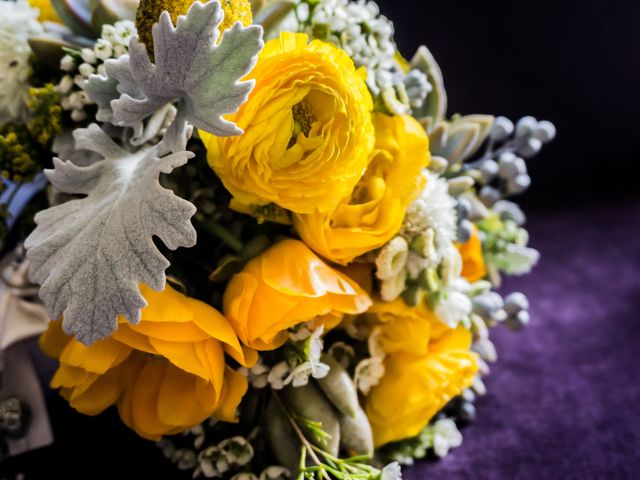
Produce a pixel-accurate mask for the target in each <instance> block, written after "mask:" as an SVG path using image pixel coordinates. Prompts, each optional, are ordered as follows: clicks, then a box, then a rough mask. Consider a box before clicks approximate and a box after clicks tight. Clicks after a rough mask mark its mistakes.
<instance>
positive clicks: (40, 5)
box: [29, 0, 62, 23]
mask: <svg viewBox="0 0 640 480" xmlns="http://www.w3.org/2000/svg"><path fill="white" fill-rule="evenodd" d="M29 5H31V6H32V7H35V8H37V9H39V10H40V16H39V17H38V20H40V21H41V22H56V23H62V22H60V17H58V14H57V13H56V11H55V9H54V8H53V5H52V4H51V0H29Z"/></svg>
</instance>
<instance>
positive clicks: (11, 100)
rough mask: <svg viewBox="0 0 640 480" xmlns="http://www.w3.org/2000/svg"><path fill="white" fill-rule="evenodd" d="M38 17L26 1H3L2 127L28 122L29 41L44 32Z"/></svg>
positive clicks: (0, 42) (0, 57)
mask: <svg viewBox="0 0 640 480" xmlns="http://www.w3.org/2000/svg"><path fill="white" fill-rule="evenodd" d="M38 15H39V11H38V9H37V8H31V7H30V6H29V3H28V2H27V1H26V0H18V1H15V2H14V1H5V0H2V1H0V124H4V123H8V122H14V121H19V122H24V121H26V116H27V113H28V109H27V103H28V100H29V88H30V85H29V77H30V76H31V73H32V69H31V65H30V63H29V58H30V56H31V54H32V51H31V47H30V46H29V42H28V39H29V37H31V36H34V35H39V34H41V33H43V31H44V29H43V27H42V25H41V24H40V23H39V22H38Z"/></svg>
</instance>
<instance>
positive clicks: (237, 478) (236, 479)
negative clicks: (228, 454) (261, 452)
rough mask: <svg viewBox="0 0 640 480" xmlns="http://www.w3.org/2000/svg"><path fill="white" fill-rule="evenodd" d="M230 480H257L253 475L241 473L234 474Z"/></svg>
mask: <svg viewBox="0 0 640 480" xmlns="http://www.w3.org/2000/svg"><path fill="white" fill-rule="evenodd" d="M231 480H258V476H257V475H256V474H255V473H247V472H241V473H236V474H235V475H234V476H233V477H231Z"/></svg>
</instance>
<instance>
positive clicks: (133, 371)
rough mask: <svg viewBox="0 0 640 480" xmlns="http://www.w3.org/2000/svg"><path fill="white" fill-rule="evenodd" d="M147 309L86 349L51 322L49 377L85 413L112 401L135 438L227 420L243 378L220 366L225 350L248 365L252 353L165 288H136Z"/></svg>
mask: <svg viewBox="0 0 640 480" xmlns="http://www.w3.org/2000/svg"><path fill="white" fill-rule="evenodd" d="M141 290H142V294H143V296H144V297H145V299H146V300H147V302H148V303H149V306H148V307H146V308H144V309H142V320H141V322H140V323H139V324H138V325H130V324H129V323H127V322H126V320H124V319H119V329H118V330H117V331H116V332H115V333H114V334H113V336H112V337H111V338H108V339H106V340H101V341H98V342H96V343H94V344H93V345H91V346H89V347H87V346H85V345H83V344H82V343H80V342H78V341H77V340H75V339H73V338H72V337H69V336H67V335H65V334H64V333H63V332H62V326H61V321H56V322H52V324H51V325H50V327H49V330H48V331H47V332H45V334H44V335H43V336H42V337H41V339H40V345H41V347H42V349H43V350H44V352H45V353H47V354H48V355H49V356H51V357H53V358H57V359H59V361H60V366H59V368H58V371H57V372H56V374H55V375H54V377H53V380H52V381H51V386H52V387H53V388H60V393H61V395H62V396H63V397H64V398H65V399H67V401H68V402H69V404H70V405H71V406H72V407H73V408H75V409H76V410H78V411H79V412H81V413H84V414H86V415H97V414H99V413H101V412H102V411H104V410H105V409H106V408H108V407H110V406H111V405H117V406H118V411H119V413H120V417H121V418H122V420H123V421H124V423H125V424H127V425H128V426H129V427H131V428H132V429H133V430H135V431H136V432H137V433H138V434H139V435H141V436H142V437H145V438H148V439H159V438H160V437H161V436H163V435H172V434H176V433H180V432H182V431H184V430H186V429H188V428H190V427H192V426H194V425H197V424H198V423H200V422H202V421H203V420H205V419H206V418H208V417H210V416H212V415H213V416H215V417H217V418H218V419H220V420H223V421H228V422H233V421H235V420H236V409H237V407H238V405H239V404H240V401H241V399H242V397H243V396H244V394H245V392H246V390H247V380H246V379H245V378H244V377H243V376H242V375H241V374H239V373H237V372H236V371H234V370H233V369H231V368H230V367H229V366H227V365H226V362H225V357H224V356H225V353H227V354H229V355H230V356H231V357H233V358H234V359H235V360H237V361H238V362H239V363H240V364H242V365H245V366H252V365H253V364H255V362H256V361H257V353H256V352H255V351H253V350H250V349H247V348H244V347H242V346H241V345H240V342H239V341H238V337H237V336H236V334H235V332H234V331H233V328H232V327H231V325H230V324H229V322H228V321H227V320H226V319H225V318H224V317H223V316H222V314H220V313H219V312H218V311H216V310H215V309H214V308H213V307H211V306H209V305H207V304H205V303H203V302H200V301H198V300H195V299H192V298H188V297H186V296H184V295H182V294H181V293H179V292H177V291H175V290H174V289H172V288H171V287H169V286H167V287H166V289H165V290H164V291H163V292H155V291H153V290H151V289H150V288H148V287H146V286H144V285H143V286H142V288H141Z"/></svg>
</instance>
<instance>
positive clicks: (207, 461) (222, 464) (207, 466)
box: [194, 446, 230, 478]
mask: <svg viewBox="0 0 640 480" xmlns="http://www.w3.org/2000/svg"><path fill="white" fill-rule="evenodd" d="M198 461H199V465H198V467H199V468H198V470H199V471H201V472H202V474H203V475H204V476H205V477H207V478H216V477H221V476H222V474H224V473H226V472H227V471H229V468H230V465H229V461H228V459H227V454H226V452H225V451H224V450H223V449H221V448H220V447H218V446H211V447H208V448H207V449H205V450H203V451H202V452H200V455H198ZM198 470H196V472H198ZM196 472H194V475H195V474H196Z"/></svg>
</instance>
